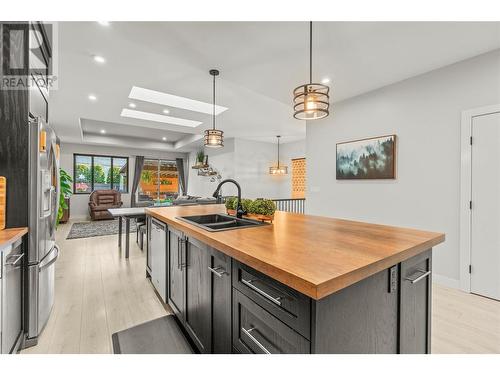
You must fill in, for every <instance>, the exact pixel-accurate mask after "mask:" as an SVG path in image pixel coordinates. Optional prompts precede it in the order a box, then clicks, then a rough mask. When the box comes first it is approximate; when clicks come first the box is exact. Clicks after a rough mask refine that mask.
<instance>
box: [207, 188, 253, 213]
mask: <svg viewBox="0 0 500 375" xmlns="http://www.w3.org/2000/svg"><path fill="white" fill-rule="evenodd" d="M226 182H232V183H233V184H235V185H236V188H237V189H238V202H237V204H236V217H237V218H238V219H241V218H242V217H243V215H245V214H246V211H245V210H244V209H243V206H242V205H241V186H240V184H238V183H237V182H236V181H235V180H233V179H232V178H228V179H227V180H223V181H221V182H220V183H219V185H217V189H215V191H214V193H213V194H212V196H213V197H214V198H219V190H220V188H221V186H222V185H224V184H225V183H226Z"/></svg>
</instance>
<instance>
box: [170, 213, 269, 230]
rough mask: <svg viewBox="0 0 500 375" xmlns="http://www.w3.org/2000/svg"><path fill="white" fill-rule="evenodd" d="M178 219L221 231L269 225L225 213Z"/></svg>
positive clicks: (203, 227)
mask: <svg viewBox="0 0 500 375" xmlns="http://www.w3.org/2000/svg"><path fill="white" fill-rule="evenodd" d="M177 219H179V220H182V221H185V222H187V223H189V224H193V225H196V226H197V227H200V228H202V229H205V230H206V231H209V232H221V231H224V230H231V229H242V228H252V227H258V226H261V225H268V224H267V223H263V222H260V221H256V220H250V219H238V218H237V217H235V216H230V215H223V214H210V215H195V216H181V217H177Z"/></svg>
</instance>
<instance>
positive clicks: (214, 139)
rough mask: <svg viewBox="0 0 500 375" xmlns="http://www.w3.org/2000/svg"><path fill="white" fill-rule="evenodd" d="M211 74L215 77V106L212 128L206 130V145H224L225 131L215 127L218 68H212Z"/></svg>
mask: <svg viewBox="0 0 500 375" xmlns="http://www.w3.org/2000/svg"><path fill="white" fill-rule="evenodd" d="M210 75H211V76H213V77H214V87H213V101H214V108H213V114H212V129H207V130H205V147H213V148H216V147H224V132H223V131H222V130H217V129H216V128H215V77H216V76H218V75H219V71H218V70H217V69H211V70H210Z"/></svg>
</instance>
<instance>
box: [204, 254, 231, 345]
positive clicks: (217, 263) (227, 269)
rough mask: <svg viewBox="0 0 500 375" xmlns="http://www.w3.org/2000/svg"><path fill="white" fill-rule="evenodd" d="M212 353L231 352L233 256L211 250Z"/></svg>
mask: <svg viewBox="0 0 500 375" xmlns="http://www.w3.org/2000/svg"><path fill="white" fill-rule="evenodd" d="M209 272H210V277H211V280H210V285H211V305H212V319H211V320H212V353H219V354H229V353H231V351H232V350H231V346H232V344H231V307H232V306H231V257H229V256H227V255H225V254H223V253H221V252H220V251H217V250H215V249H213V248H212V249H211V250H210V269H209Z"/></svg>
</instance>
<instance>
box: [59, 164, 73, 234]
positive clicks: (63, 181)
mask: <svg viewBox="0 0 500 375" xmlns="http://www.w3.org/2000/svg"><path fill="white" fill-rule="evenodd" d="M72 182H73V179H72V178H71V176H70V175H69V174H68V173H67V172H66V171H65V170H64V169H61V168H60V169H59V185H60V193H59V211H58V212H57V224H59V220H61V219H62V217H63V215H64V210H67V209H68V205H67V204H66V200H65V199H66V198H69V197H70V196H71V194H72V190H71V183H72Z"/></svg>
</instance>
